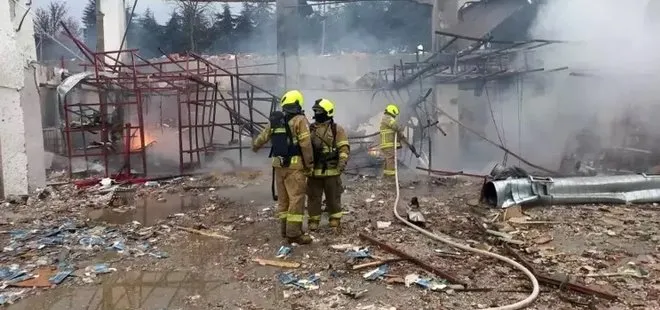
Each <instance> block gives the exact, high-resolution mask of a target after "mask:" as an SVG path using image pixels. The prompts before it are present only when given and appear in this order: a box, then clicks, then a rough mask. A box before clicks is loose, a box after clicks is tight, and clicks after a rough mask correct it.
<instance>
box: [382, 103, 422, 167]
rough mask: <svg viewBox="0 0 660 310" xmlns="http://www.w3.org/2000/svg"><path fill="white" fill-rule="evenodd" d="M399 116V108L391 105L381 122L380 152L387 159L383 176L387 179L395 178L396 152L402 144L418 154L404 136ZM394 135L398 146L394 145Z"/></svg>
mask: <svg viewBox="0 0 660 310" xmlns="http://www.w3.org/2000/svg"><path fill="white" fill-rule="evenodd" d="M397 116H399V107H397V106H396V105H394V104H389V105H387V107H385V113H383V117H382V118H381V120H380V150H381V153H382V155H383V157H384V159H385V164H384V167H383V175H384V176H385V177H386V178H390V177H394V172H395V171H394V165H396V162H394V152H396V150H397V149H400V148H401V143H405V144H407V145H408V147H409V148H410V150H411V151H412V152H413V153H415V154H417V150H416V149H415V147H414V146H413V145H412V144H410V143H408V140H407V139H406V136H405V135H404V134H403V126H401V125H399V123H398V122H397V121H396V117H397ZM394 133H396V134H397V145H396V146H395V145H394Z"/></svg>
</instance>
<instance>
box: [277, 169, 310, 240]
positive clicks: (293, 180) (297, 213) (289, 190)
mask: <svg viewBox="0 0 660 310" xmlns="http://www.w3.org/2000/svg"><path fill="white" fill-rule="evenodd" d="M275 182H276V184H277V196H278V199H277V200H278V206H277V217H278V218H279V219H280V222H281V225H282V234H283V235H285V236H286V237H287V238H296V237H299V236H301V235H303V231H302V222H303V215H304V211H305V191H306V187H307V177H306V176H305V174H304V173H303V171H302V170H299V169H290V168H275Z"/></svg>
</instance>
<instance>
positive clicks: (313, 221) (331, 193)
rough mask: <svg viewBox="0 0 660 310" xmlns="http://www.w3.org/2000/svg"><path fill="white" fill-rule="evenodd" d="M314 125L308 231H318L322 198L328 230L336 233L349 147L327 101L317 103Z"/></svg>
mask: <svg viewBox="0 0 660 310" xmlns="http://www.w3.org/2000/svg"><path fill="white" fill-rule="evenodd" d="M312 109H313V110H314V120H315V122H314V123H313V124H312V125H311V126H310V133H311V135H312V148H313V149H314V170H313V172H312V175H311V176H310V177H309V178H308V179H307V212H308V214H309V222H308V227H309V230H316V229H318V228H319V222H320V221H321V204H322V198H323V194H324V193H325V199H326V212H328V215H329V217H330V220H329V226H330V227H332V229H333V230H335V232H339V223H340V220H341V216H342V210H341V194H342V192H343V191H344V187H343V186H342V183H341V174H342V172H344V169H345V168H346V163H347V162H348V156H349V154H350V147H349V145H348V136H347V135H346V131H345V130H344V128H343V127H342V126H340V125H338V124H337V123H335V121H334V115H335V105H334V104H333V103H332V101H330V100H328V99H318V100H316V102H315V104H314V106H313V107H312Z"/></svg>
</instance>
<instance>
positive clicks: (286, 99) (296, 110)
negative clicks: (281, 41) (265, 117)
mask: <svg viewBox="0 0 660 310" xmlns="http://www.w3.org/2000/svg"><path fill="white" fill-rule="evenodd" d="M280 106H281V108H282V111H281V112H280V111H277V112H274V113H273V114H272V115H271V117H270V124H269V125H268V126H266V128H265V129H264V130H263V131H262V132H261V133H260V134H259V136H258V137H257V138H256V139H255V140H254V142H253V144H252V150H253V151H255V152H256V151H257V150H259V148H261V147H262V146H263V145H264V144H266V143H267V142H268V141H269V140H270V141H271V145H272V148H271V151H270V156H269V157H272V158H273V167H274V170H275V182H276V184H277V195H278V202H279V203H278V210H277V211H278V212H277V216H278V218H279V220H280V233H281V234H282V237H285V238H287V240H288V241H289V242H291V243H293V242H295V243H299V244H308V243H311V242H312V239H311V237H310V236H309V235H307V234H304V233H303V230H302V222H303V214H304V207H305V194H306V193H305V192H306V188H307V175H309V174H310V173H311V170H312V167H313V165H314V163H313V153H312V144H311V140H310V135H309V122H308V121H307V118H305V114H304V112H303V110H302V107H303V95H302V94H301V93H300V91H297V90H292V91H288V92H287V93H286V94H284V96H283V97H282V100H281V102H280Z"/></svg>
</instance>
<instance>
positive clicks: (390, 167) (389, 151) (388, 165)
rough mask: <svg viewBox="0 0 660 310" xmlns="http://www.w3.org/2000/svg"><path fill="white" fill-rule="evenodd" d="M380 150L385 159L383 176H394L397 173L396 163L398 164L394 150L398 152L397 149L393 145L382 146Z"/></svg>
mask: <svg viewBox="0 0 660 310" xmlns="http://www.w3.org/2000/svg"><path fill="white" fill-rule="evenodd" d="M380 152H381V154H382V156H383V159H384V160H385V161H384V163H383V176H385V177H386V178H389V177H392V178H393V177H394V173H395V171H394V165H396V162H395V161H394V152H396V150H395V149H394V148H393V147H388V148H381V151H380Z"/></svg>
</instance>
